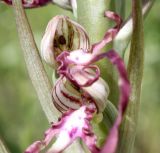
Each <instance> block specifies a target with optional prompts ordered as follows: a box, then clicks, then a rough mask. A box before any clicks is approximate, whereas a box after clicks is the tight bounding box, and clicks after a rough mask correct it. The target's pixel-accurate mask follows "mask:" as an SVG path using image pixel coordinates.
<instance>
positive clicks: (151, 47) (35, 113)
mask: <svg viewBox="0 0 160 153" xmlns="http://www.w3.org/2000/svg"><path fill="white" fill-rule="evenodd" d="M159 9H160V1H156V3H155V5H154V6H153V8H152V10H151V12H150V13H149V15H148V16H147V18H146V20H145V29H144V30H145V68H144V78H143V86H142V97H141V107H140V117H139V123H138V131H137V137H136V143H135V149H134V153H159V152H160V148H159V142H160V94H159V91H160V83H159V76H160V53H159V52H160V14H159V13H158V12H159ZM56 14H69V15H70V12H68V11H64V10H62V9H60V8H58V7H56V6H53V5H49V6H47V7H43V8H38V9H32V10H27V15H28V18H29V21H30V23H31V27H32V30H33V33H34V36H35V39H36V42H37V45H38V47H39V46H40V40H41V38H42V35H43V33H44V30H45V27H46V25H47V23H48V21H49V20H50V19H51V18H52V17H53V16H55V15H56ZM49 71H50V72H51V70H49ZM47 128H48V121H47V119H46V118H45V116H44V113H43V111H42V109H41V107H40V105H39V102H38V99H37V97H36V93H35V91H34V89H33V86H32V84H31V82H30V80H29V77H28V74H27V70H26V67H25V63H24V59H23V54H22V51H21V48H20V44H19V41H18V36H17V31H16V27H15V21H14V16H13V10H12V8H11V7H8V6H5V5H3V4H0V137H1V138H2V140H3V141H4V143H5V144H6V145H7V146H8V148H9V150H10V152H11V153H22V152H23V151H24V149H25V148H26V147H27V146H28V145H29V144H31V142H33V141H34V140H37V139H41V138H42V133H43V131H44V130H45V129H47Z"/></svg>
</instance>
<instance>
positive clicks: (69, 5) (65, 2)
mask: <svg viewBox="0 0 160 153" xmlns="http://www.w3.org/2000/svg"><path fill="white" fill-rule="evenodd" d="M0 1H3V2H5V3H6V4H8V5H12V0H0ZM21 1H22V4H23V6H24V8H36V7H41V6H44V5H47V4H48V3H51V2H52V3H54V4H57V5H58V6H60V7H62V8H65V9H69V10H72V9H73V10H77V3H76V0H21Z"/></svg>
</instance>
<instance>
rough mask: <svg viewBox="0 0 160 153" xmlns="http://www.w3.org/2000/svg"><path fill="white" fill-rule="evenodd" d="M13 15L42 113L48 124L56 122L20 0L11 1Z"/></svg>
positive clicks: (45, 79) (48, 87)
mask: <svg viewBox="0 0 160 153" xmlns="http://www.w3.org/2000/svg"><path fill="white" fill-rule="evenodd" d="M13 6H14V14H15V19H16V25H17V30H18V34H19V39H20V43H21V47H22V50H23V54H24V59H25V62H26V66H27V69H28V73H29V76H30V79H31V81H32V84H33V86H34V88H35V90H36V92H37V95H38V98H39V100H40V103H41V106H42V108H43V111H44V112H45V114H46V116H47V118H48V120H49V122H54V121H56V120H57V116H58V115H57V114H58V112H57V110H56V109H55V107H54V105H53V102H52V97H51V89H52V87H51V83H50V82H49V79H48V77H47V74H46V71H45V69H44V66H43V64H42V61H41V59H40V56H39V52H38V49H37V46H36V43H35V40H34V37H33V34H32V31H31V28H30V25H29V23H28V20H27V17H26V14H25V11H24V9H23V7H22V3H21V1H20V0H13Z"/></svg>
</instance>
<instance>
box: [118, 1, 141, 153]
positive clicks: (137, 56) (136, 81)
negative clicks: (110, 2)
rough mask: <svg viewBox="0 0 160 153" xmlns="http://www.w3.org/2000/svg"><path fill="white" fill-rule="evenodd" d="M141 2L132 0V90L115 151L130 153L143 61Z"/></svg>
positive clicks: (130, 63)
mask: <svg viewBox="0 0 160 153" xmlns="http://www.w3.org/2000/svg"><path fill="white" fill-rule="evenodd" d="M141 2H142V1H141V0H132V17H133V34H132V40H131V49H130V55H129V62H128V77H129V80H130V84H131V91H132V92H131V95H130V99H129V106H128V109H127V112H126V116H125V118H124V121H123V124H122V126H121V129H120V140H119V146H118V150H117V153H130V152H131V151H132V148H133V144H134V140H135V135H136V127H137V120H138V112H139V104H140V93H141V83H142V76H143V61H144V49H143V18H142V7H141Z"/></svg>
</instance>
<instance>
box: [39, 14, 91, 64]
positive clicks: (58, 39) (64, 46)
mask: <svg viewBox="0 0 160 153" xmlns="http://www.w3.org/2000/svg"><path fill="white" fill-rule="evenodd" d="M80 48H83V49H84V50H89V48H90V43H89V38H88V36H87V33H86V31H85V30H84V28H83V27H82V26H81V25H79V24H78V23H76V22H74V21H72V20H70V19H69V18H68V17H66V16H63V15H59V16H56V17H54V18H52V20H51V21H50V22H49V24H48V26H47V28H46V31H45V34H44V36H43V39H42V41H41V56H42V58H43V59H44V60H45V62H46V63H48V64H50V65H51V66H53V67H55V66H56V65H57V62H56V58H57V56H58V55H59V54H60V53H61V52H63V51H73V50H77V49H80Z"/></svg>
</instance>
